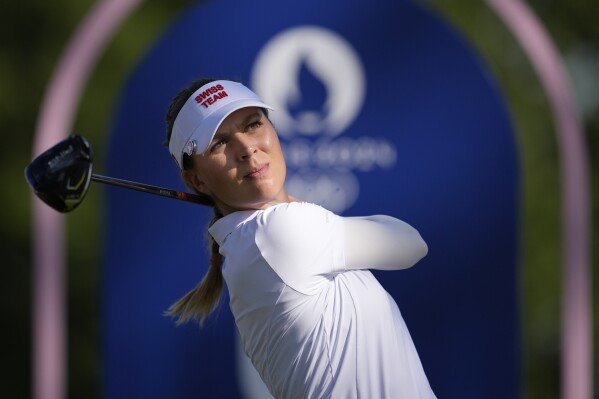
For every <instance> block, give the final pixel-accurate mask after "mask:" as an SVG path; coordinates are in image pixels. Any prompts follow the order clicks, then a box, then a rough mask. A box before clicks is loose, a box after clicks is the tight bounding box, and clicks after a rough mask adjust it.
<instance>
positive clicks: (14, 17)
mask: <svg viewBox="0 0 599 399" xmlns="http://www.w3.org/2000/svg"><path fill="white" fill-rule="evenodd" d="M420 2H421V3H422V4H424V5H425V6H426V7H429V8H431V9H432V10H434V11H435V12H437V13H438V14H440V15H443V16H444V17H445V18H446V19H447V20H448V21H450V23H451V24H452V25H453V26H454V28H455V29H456V30H458V31H459V32H461V34H462V35H463V36H464V37H465V39H466V40H467V41H468V42H469V43H470V44H471V45H472V46H473V47H475V48H476V49H477V50H478V52H479V53H480V54H481V57H482V59H483V60H484V62H486V63H487V64H488V65H489V67H490V69H491V70H492V71H493V73H494V75H495V78H496V79H497V81H498V82H499V86H500V87H501V90H502V91H503V94H504V96H505V97H506V100H507V103H508V105H509V108H510V111H511V113H512V116H513V119H514V123H515V126H516V129H517V140H518V142H519V144H520V148H521V160H522V166H523V179H522V185H523V186H522V192H523V195H524V197H523V200H522V204H523V205H522V206H523V209H522V218H523V220H522V225H523V232H522V237H521V239H522V260H521V280H520V287H521V301H522V334H521V337H522V344H523V345H522V348H523V352H522V362H523V368H522V372H523V375H522V377H523V392H522V397H523V398H543V399H547V398H558V397H559V393H560V384H559V378H560V375H559V370H560V352H559V348H560V324H559V323H560V295H561V285H560V279H561V271H562V270H561V268H562V265H561V261H560V259H561V251H560V245H561V236H560V234H561V226H560V225H561V223H560V206H561V204H560V192H559V191H560V182H559V173H560V170H559V163H558V162H559V154H558V148H557V145H556V133H555V129H554V126H553V120H552V116H551V114H550V109H549V106H548V102H547V99H546V98H545V96H544V94H543V91H542V89H541V86H540V84H539V81H538V79H537V78H536V76H535V74H534V72H533V70H532V67H531V65H530V64H529V63H528V61H527V59H526V57H525V55H524V53H523V52H522V50H521V49H520V47H519V46H518V45H517V43H516V41H515V40H514V38H513V37H512V36H511V34H510V33H509V32H508V30H507V29H506V28H505V27H504V26H503V25H502V23H501V22H500V21H499V19H498V18H497V17H496V16H495V15H494V14H493V13H492V12H491V11H490V10H489V9H488V8H487V6H486V5H485V4H484V3H483V1H482V0H459V1H458V0H421V1H420ZM195 3H196V2H195V1H191V0H171V1H158V0H147V1H145V2H144V3H142V5H141V6H140V7H139V8H138V9H137V10H136V11H135V12H134V13H133V14H132V15H131V16H130V17H129V18H128V19H127V20H126V21H125V22H124V24H123V25H122V26H121V27H120V29H119V30H118V31H117V33H116V35H115V36H114V37H113V39H112V40H111V41H110V42H109V45H108V47H107V48H106V50H105V51H104V52H103V54H102V55H101V58H100V60H99V62H98V63H97V65H96V66H95V68H94V70H93V71H92V74H91V76H90V78H89V80H88V82H87V85H86V87H85V90H84V93H83V96H82V98H81V103H80V105H79V108H78V111H77V114H76V119H75V124H74V132H76V133H80V134H84V135H85V136H87V137H88V138H89V139H90V141H91V143H92V146H93V148H94V150H95V153H96V154H100V156H98V157H97V159H96V162H95V166H94V169H95V170H97V171H102V170H103V165H102V156H101V154H103V153H104V148H105V145H106V142H105V139H106V137H107V135H108V131H109V129H110V121H111V117H112V112H113V107H114V104H115V101H116V99H117V96H118V94H119V90H120V88H121V86H122V85H123V83H124V81H125V80H126V79H127V76H128V73H129V71H130V70H131V69H132V68H134V66H135V64H136V62H137V61H138V60H139V58H140V57H141V56H142V55H143V54H144V52H145V51H146V50H147V49H148V47H149V46H150V45H151V44H152V43H153V41H154V40H155V39H156V38H157V37H158V36H159V35H160V34H161V32H162V31H163V30H164V29H165V28H166V27H167V26H168V24H169V23H170V22H171V21H172V20H173V18H175V17H176V16H177V15H178V14H179V13H181V12H183V11H184V10H185V8H186V7H188V6H190V5H191V4H195ZM94 4H95V3H94V2H93V1H90V0H78V1H75V0H55V1H53V2H44V1H41V0H37V1H33V0H23V1H19V2H14V1H3V2H2V3H0V18H1V19H2V21H1V23H0V30H1V37H2V42H1V45H0V96H1V101H0V121H1V123H2V130H3V132H4V133H3V139H4V144H3V145H2V146H1V147H0V152H1V157H0V178H1V181H2V182H3V184H2V186H3V189H2V193H3V195H2V207H1V209H0V221H1V223H0V235H1V236H0V243H1V244H0V245H2V254H3V256H2V259H3V260H2V265H3V267H2V279H1V282H2V285H1V289H0V295H1V300H0V304H1V306H2V314H3V315H5V316H6V317H5V318H4V323H3V328H2V338H3V339H2V342H3V344H4V350H3V351H2V352H3V353H2V356H1V359H2V360H1V362H0V364H1V369H0V379H1V380H0V397H3V398H26V397H30V395H31V381H30V379H31V355H32V353H31V331H30V329H31V294H32V293H31V290H32V287H31V278H32V255H31V227H32V226H31V210H30V208H31V196H30V192H29V188H28V187H27V185H26V183H25V179H24V178H23V169H24V167H25V166H26V165H27V164H28V163H29V161H30V160H31V151H32V150H31V148H32V142H33V136H34V132H35V126H36V122H37V117H38V112H39V108H40V105H41V101H42V98H43V95H44V92H45V89H46V86H47V84H48V81H49V79H50V77H51V76H52V73H53V71H54V68H55V66H56V64H57V62H58V60H59V58H60V56H61V54H62V52H63V50H64V47H65V46H66V44H67V43H68V40H69V39H70V37H71V35H72V34H73V32H74V31H75V29H76V27H77V26H78V24H79V23H80V22H81V21H82V19H83V18H84V16H85V15H86V14H87V13H88V12H89V10H90V9H91V8H92V7H93V5H94ZM528 4H529V5H530V6H531V7H532V8H533V9H534V11H535V12H536V13H537V15H538V16H539V17H540V18H541V20H542V21H543V23H544V24H545V26H546V28H547V29H548V31H549V33H550V35H551V36H552V37H553V39H554V40H555V42H556V44H557V47H558V49H559V51H560V53H561V55H562V57H563V58H564V61H565V65H566V68H567V70H568V72H569V74H570V79H571V82H572V85H573V87H574V89H575V92H576V99H577V102H578V104H579V108H580V109H581V113H582V115H583V119H584V123H585V129H586V130H585V135H586V143H587V148H588V154H589V158H590V161H591V164H590V168H591V182H592V193H593V198H596V195H595V194H596V193H597V190H598V188H599V181H598V179H597V176H599V160H598V156H599V137H598V135H599V24H598V23H597V16H598V15H599V2H594V1H591V0H569V1H566V0H529V1H528ZM99 187H100V186H94V185H92V189H91V190H90V192H89V194H88V197H87V198H86V201H85V204H84V205H83V206H81V207H80V208H78V209H77V211H76V212H75V213H73V214H69V215H67V216H66V221H67V241H68V294H67V295H68V296H67V300H68V306H69V308H68V328H69V332H68V334H69V337H68V346H69V355H68V356H69V357H68V375H69V382H68V391H69V397H72V398H96V397H99V391H100V389H99V388H100V378H101V376H100V370H101V367H100V363H99V346H100V345H99V301H98V294H99V286H98V280H99V278H98V277H99V274H100V270H99V268H100V264H101V259H100V254H99V248H100V247H101V242H100V241H99V240H100V236H101V235H100V231H101V228H102V226H101V220H102V217H101V215H102V207H101V201H100V197H101V190H100V189H99ZM592 204H593V221H592V222H593V223H592V224H593V226H594V227H595V229H594V230H596V227H597V226H598V223H597V222H598V220H599V219H598V218H597V216H596V215H597V205H598V204H599V201H597V200H594V201H593V203H592ZM592 259H593V260H594V259H596V251H595V250H594V248H593V254H592ZM594 263H595V262H593V264H594ZM593 281H594V283H593V285H594V286H595V287H598V286H599V284H598V278H597V273H595V274H594V276H593ZM598 291H599V290H596V291H595V293H594V296H593V303H594V309H597V308H599V295H598V294H597V292H598ZM594 313H595V317H594V324H595V328H594V337H595V338H596V337H597V328H596V326H597V323H598V319H599V317H597V311H596V310H595V312H594ZM594 341H595V342H596V341H597V339H594ZM597 353H598V350H597V348H595V356H594V359H595V361H596V360H597V359H598V357H597ZM489 361H492V359H490V360H489ZM597 368H598V367H596V368H595V372H594V375H595V380H598V378H597V377H599V373H598V372H597ZM594 397H595V398H599V395H598V394H595V396H594Z"/></svg>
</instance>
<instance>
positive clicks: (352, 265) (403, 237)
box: [343, 215, 428, 270]
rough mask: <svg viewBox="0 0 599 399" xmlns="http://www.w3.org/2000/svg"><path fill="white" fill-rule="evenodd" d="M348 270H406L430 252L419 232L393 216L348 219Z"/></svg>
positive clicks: (346, 237)
mask: <svg viewBox="0 0 599 399" xmlns="http://www.w3.org/2000/svg"><path fill="white" fill-rule="evenodd" d="M343 220H344V225H345V266H346V268H347V269H379V270H398V269H405V268H408V267H410V266H412V265H414V264H415V263H416V262H418V261H419V260H420V259H422V258H423V257H424V256H425V255H426V254H427V252H428V247H427V245H426V243H425V242H424V240H423V239H422V237H421V236H420V234H419V233H418V231H417V230H416V229H414V228H413V227H412V226H410V225H409V224H407V223H405V222H403V221H401V220H399V219H395V218H393V217H391V216H383V215H376V216H368V217H345V218H343Z"/></svg>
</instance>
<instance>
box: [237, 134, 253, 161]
mask: <svg viewBox="0 0 599 399" xmlns="http://www.w3.org/2000/svg"><path fill="white" fill-rule="evenodd" d="M236 142H237V143H236V144H237V145H236V147H237V156H238V158H239V160H240V161H245V160H247V159H249V158H251V157H252V155H253V154H255V153H256V151H257V148H256V143H255V140H253V139H252V138H251V137H249V136H248V135H247V134H239V135H237V137H236Z"/></svg>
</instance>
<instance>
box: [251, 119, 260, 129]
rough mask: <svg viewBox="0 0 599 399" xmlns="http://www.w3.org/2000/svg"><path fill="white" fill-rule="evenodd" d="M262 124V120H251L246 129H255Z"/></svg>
mask: <svg viewBox="0 0 599 399" xmlns="http://www.w3.org/2000/svg"><path fill="white" fill-rule="evenodd" d="M260 126H262V121H256V122H252V123H250V124H249V125H248V130H255V129H258V128H259V127H260Z"/></svg>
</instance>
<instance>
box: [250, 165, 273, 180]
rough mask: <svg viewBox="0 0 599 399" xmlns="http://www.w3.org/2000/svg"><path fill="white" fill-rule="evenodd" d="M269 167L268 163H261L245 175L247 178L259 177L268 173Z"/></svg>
mask: <svg viewBox="0 0 599 399" xmlns="http://www.w3.org/2000/svg"><path fill="white" fill-rule="evenodd" d="M268 168H269V166H268V164H264V165H260V166H258V167H256V168H254V169H252V171H251V172H250V173H248V174H247V175H245V178H247V179H259V178H261V177H262V176H264V175H266V173H268Z"/></svg>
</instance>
